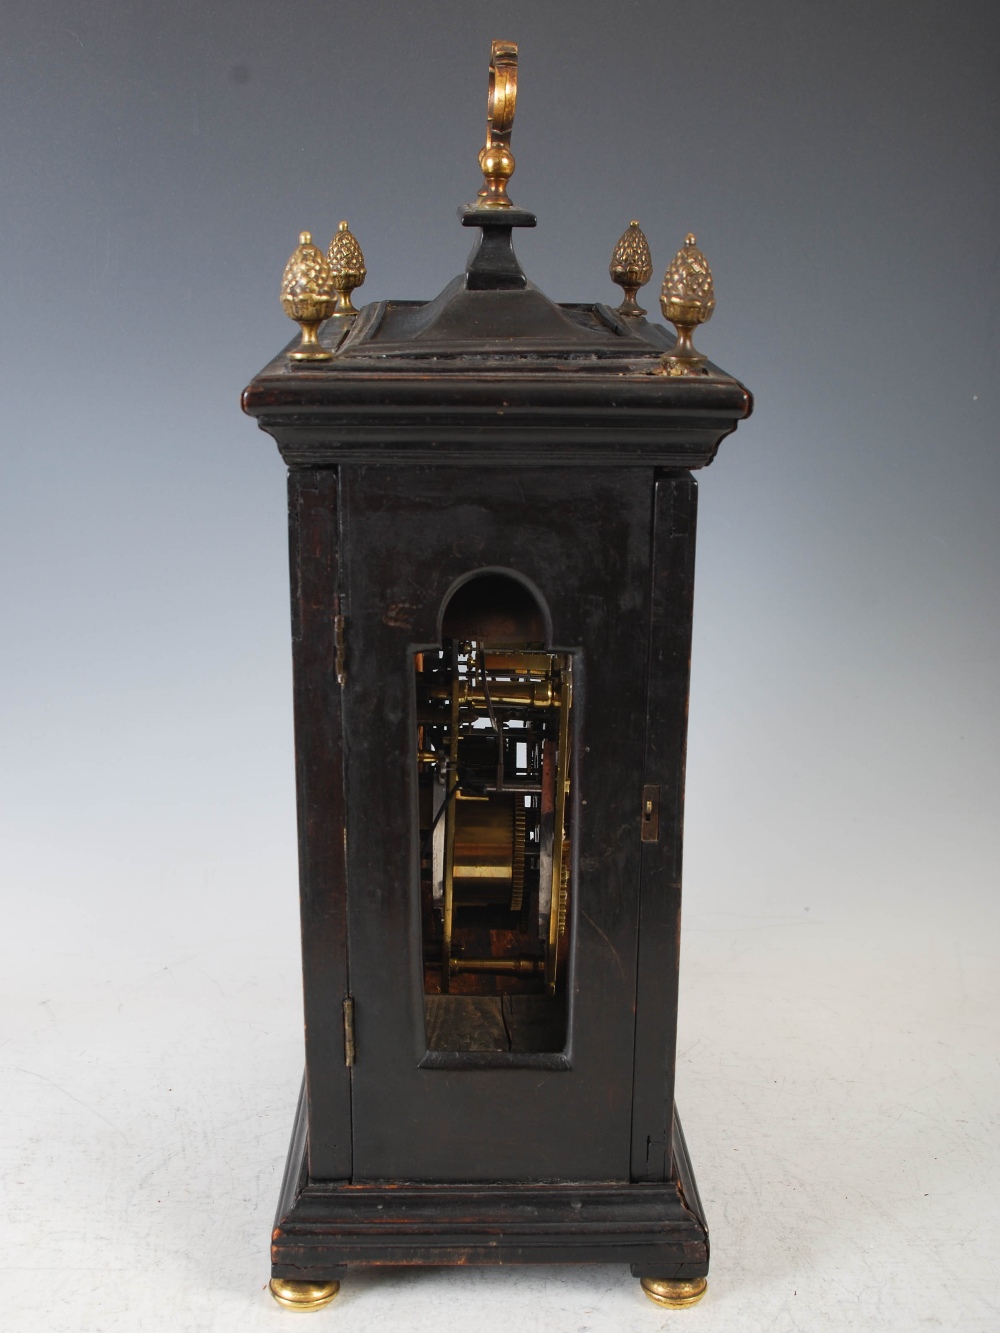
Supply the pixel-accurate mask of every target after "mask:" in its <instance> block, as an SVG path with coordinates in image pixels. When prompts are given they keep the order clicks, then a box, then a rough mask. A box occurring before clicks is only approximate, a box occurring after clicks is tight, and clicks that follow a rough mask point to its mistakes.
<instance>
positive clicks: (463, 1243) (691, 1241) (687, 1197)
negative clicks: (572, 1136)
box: [271, 1102, 708, 1294]
mask: <svg viewBox="0 0 1000 1333" xmlns="http://www.w3.org/2000/svg"><path fill="white" fill-rule="evenodd" d="M673 1163H674V1178H673V1179H672V1180H668V1181H662V1182H655V1183H635V1184H629V1183H622V1182H614V1181H613V1182H609V1183H607V1184H605V1183H601V1182H595V1181H585V1182H582V1183H580V1184H572V1183H567V1182H563V1181H560V1182H558V1183H554V1184H526V1185H521V1184H482V1183H476V1184H468V1185H461V1184H410V1183H406V1182H401V1183H399V1184H396V1183H394V1182H377V1183H371V1184H347V1183H343V1182H330V1181H313V1180H309V1178H308V1175H307V1172H306V1111H305V1105H304V1102H300V1104H299V1110H298V1115H297V1117H296V1125H295V1130H294V1133H293V1135H292V1143H291V1148H290V1150H289V1155H288V1163H287V1166H286V1169H285V1182H284V1185H283V1187H282V1192H281V1200H280V1202H279V1205H278V1214H277V1217H276V1219H275V1225H274V1231H273V1234H272V1245H271V1260H272V1267H271V1273H272V1276H273V1277H274V1278H275V1279H290V1280H292V1281H295V1282H312V1283H332V1282H335V1281H338V1280H339V1279H340V1278H342V1277H343V1276H344V1275H345V1274H347V1273H349V1272H350V1271H351V1270H352V1269H372V1268H379V1267H389V1266H392V1267H398V1266H406V1265H412V1266H414V1267H417V1266H424V1265H426V1266H433V1267H439V1266H445V1265H452V1264H454V1265H467V1264H531V1263H535V1264H555V1263H623V1264H629V1265H630V1266H631V1269H632V1274H633V1276H635V1277H638V1278H646V1279H650V1280H651V1281H652V1283H653V1284H655V1283H656V1282H660V1283H695V1282H696V1281H697V1280H698V1279H701V1278H704V1277H705V1276H706V1275H707V1273H708V1230H707V1227H706V1225H705V1220H704V1216H703V1213H702V1209H701V1204H700V1201H699V1199H698V1192H697V1187H696V1185H695V1182H694V1176H693V1173H692V1171H691V1163H690V1160H689V1158H688V1154H687V1148H686V1145H685V1143H684V1136H683V1133H682V1132H681V1128H680V1124H679V1122H678V1121H677V1120H676V1119H675V1128H674V1143H673ZM647 1294H648V1293H647Z"/></svg>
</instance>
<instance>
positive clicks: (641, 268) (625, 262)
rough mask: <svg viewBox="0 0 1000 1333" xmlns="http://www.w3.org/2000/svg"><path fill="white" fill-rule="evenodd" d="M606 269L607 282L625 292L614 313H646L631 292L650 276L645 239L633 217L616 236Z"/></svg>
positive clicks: (649, 256) (650, 263)
mask: <svg viewBox="0 0 1000 1333" xmlns="http://www.w3.org/2000/svg"><path fill="white" fill-rule="evenodd" d="M608 272H609V273H610V274H611V281H612V282H616V283H617V284H618V286H619V287H621V288H622V289H623V290H624V292H625V300H624V301H623V302H622V303H621V305H620V306H619V307H618V308H617V310H616V311H615V314H616V315H644V314H645V313H646V312H645V310H643V308H642V306H641V305H638V304H637V302H636V299H635V294H636V292H637V291H638V290H639V288H640V287H645V285H646V283H647V282H648V281H649V280H650V278H651V277H652V276H653V260H652V256H651V255H650V253H649V242H648V241H647V240H646V237H645V236H644V235H643V232H642V228H641V227H640V226H639V224H638V222H636V221H635V220H634V219H633V220H632V221H631V222H630V223H629V224H628V227H627V228H626V229H625V231H623V232H622V234H621V236H619V238H618V244H617V245H616V246H615V252H614V254H613V255H612V256H611V264H610V266H609V268H608Z"/></svg>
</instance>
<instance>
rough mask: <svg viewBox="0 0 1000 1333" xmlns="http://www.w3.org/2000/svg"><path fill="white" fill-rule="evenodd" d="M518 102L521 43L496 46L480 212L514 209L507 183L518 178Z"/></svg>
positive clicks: (492, 54)
mask: <svg viewBox="0 0 1000 1333" xmlns="http://www.w3.org/2000/svg"><path fill="white" fill-rule="evenodd" d="M516 102H517V43H516V42H494V43H493V45H492V47H491V48H490V90H489V95H488V97H487V100H486V143H485V145H484V146H483V147H482V148H481V149H480V152H479V168H480V170H481V171H482V173H483V182H484V184H483V188H482V189H481V190H480V191H479V204H478V207H479V208H512V207H513V204H512V202H511V199H510V196H509V195H508V194H507V182H508V181H509V180H510V178H511V176H513V174H514V154H513V153H512V152H511V151H510V134H511V130H512V129H513V128H514V107H515V104H516Z"/></svg>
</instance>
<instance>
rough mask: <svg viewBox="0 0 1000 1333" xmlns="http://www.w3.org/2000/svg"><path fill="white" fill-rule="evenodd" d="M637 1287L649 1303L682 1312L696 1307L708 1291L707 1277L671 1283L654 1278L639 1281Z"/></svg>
mask: <svg viewBox="0 0 1000 1333" xmlns="http://www.w3.org/2000/svg"><path fill="white" fill-rule="evenodd" d="M639 1285H640V1286H641V1287H642V1289H643V1291H644V1292H645V1293H646V1295H647V1296H648V1297H649V1299H650V1300H651V1301H655V1302H656V1304H657V1305H666V1306H668V1307H669V1308H670V1309H671V1310H683V1309H685V1308H686V1307H687V1306H689V1305H697V1304H698V1302H699V1301H700V1300H701V1298H702V1296H704V1294H705V1292H706V1291H707V1289H708V1278H707V1277H696V1278H692V1280H691V1281H690V1282H671V1281H666V1280H661V1279H660V1278H655V1277H644V1278H640V1279H639Z"/></svg>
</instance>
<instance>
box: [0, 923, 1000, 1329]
mask: <svg viewBox="0 0 1000 1333" xmlns="http://www.w3.org/2000/svg"><path fill="white" fill-rule="evenodd" d="M28 915H29V916H30V909H29V912H28ZM45 933H46V922H45V920H44V913H42V912H39V916H38V920H37V921H36V922H35V923H34V928H33V929H32V928H31V927H30V926H29V927H27V928H25V930H24V932H23V934H22V936H21V939H22V940H23V941H24V945H23V947H22V949H21V950H20V953H19V956H18V958H17V959H16V960H15V962H14V965H13V970H12V977H13V980H12V983H11V985H10V987H9V993H8V995H7V996H6V997H5V1011H6V1013H7V1014H8V1017H9V1021H8V1022H7V1023H6V1026H5V1035H4V1040H3V1044H2V1047H0V1051H2V1060H3V1065H4V1075H3V1084H2V1089H3V1092H2V1096H3V1102H4V1106H3V1125H4V1129H3V1134H2V1176H3V1183H4V1190H3V1222H4V1230H5V1233H6V1234H5V1236H4V1238H3V1240H2V1246H0V1254H2V1256H3V1267H4V1270H5V1271H4V1274H3V1295H2V1298H0V1328H2V1329H3V1330H4V1333H70V1331H71V1330H72V1331H73V1333H78V1331H80V1333H126V1330H127V1333H145V1330H157V1331H160V1330H162V1331H163V1333H187V1330H192V1331H194V1330H198V1331H201V1330H206V1331H208V1330H212V1331H213V1333H214V1331H215V1330H219V1331H220V1333H221V1331H222V1330H239V1331H240V1333H252V1331H253V1330H259V1329H271V1330H276V1331H277V1330H280V1329H289V1330H291V1328H292V1326H293V1325H294V1328H295V1329H302V1328H305V1327H308V1328H310V1329H314V1330H316V1333H320V1331H321V1330H324V1329H329V1330H331V1331H332V1330H338V1331H339V1333H360V1331H361V1330H368V1329H375V1328H378V1329H394V1330H407V1329H414V1330H417V1329H419V1330H428V1331H429V1330H433V1331H434V1333H452V1330H454V1331H455V1333H459V1330H461V1333H467V1330H469V1329H470V1328H473V1329H479V1328H484V1329H491V1328H505V1329H507V1328H518V1329H521V1330H525V1333H528V1331H529V1330H532V1331H533V1330H538V1333H543V1331H544V1333H605V1330H606V1331H607V1333H610V1331H611V1330H615V1333H631V1331H632V1330H636V1331H638V1330H644V1331H645V1330H649V1331H652V1330H661V1329H668V1328H677V1329H686V1330H690V1333H716V1330H718V1331H719V1333H722V1331H723V1330H724V1331H725V1333H743V1331H744V1330H745V1331H746V1333H750V1331H751V1330H768V1331H769V1333H784V1331H785V1330H803V1333H805V1331H808V1333H821V1331H825V1330H831V1331H833V1330H836V1331H837V1333H841V1331H842V1330H848V1329H865V1330H879V1331H881V1330H887V1331H889V1333H908V1331H909V1330H911V1329H912V1330H924V1329H935V1330H937V1329H956V1330H958V1329H961V1330H962V1331H963V1333H992V1331H994V1330H997V1329H1000V1262H998V1253H1000V1247H998V1240H1000V1225H998V1222H1000V1171H998V1164H1000V1135H998V1133H997V1129H998V1123H997V1122H998V1118H1000V1116H998V1110H1000V1073H998V1041H997V1032H998V1020H997V980H998V960H997V950H996V945H995V941H994V940H992V939H989V938H986V939H984V938H981V936H980V934H979V932H978V931H977V928H976V927H975V925H974V924H970V925H968V926H965V927H959V926H955V925H953V924H952V925H949V926H947V927H945V928H942V927H941V926H939V925H938V924H936V922H935V921H932V920H930V919H928V920H927V921H926V923H925V924H924V925H923V926H921V925H920V924H919V923H918V924H912V923H911V925H910V926H909V927H908V929H907V932H906V934H905V936H901V935H900V933H899V926H898V923H893V922H892V921H887V920H880V919H878V918H877V916H876V915H875V914H872V915H871V916H870V917H865V918H861V917H860V916H857V915H855V917H854V918H853V919H852V920H850V921H844V922H840V923H838V922H834V921H826V922H824V921H822V920H819V919H816V920H813V919H810V918H808V917H803V919H791V918H785V919H781V918H778V919H771V920H762V919H755V918H753V917H750V916H748V917H746V918H743V919H741V920H736V919H734V918H731V917H730V918H727V919H707V918H699V917H698V916H697V914H696V913H695V912H693V911H689V912H688V919H687V928H686V934H685V954H684V960H683V964H684V985H683V1007H682V1035H681V1044H680V1076H679V1104H680V1108H681V1112H682V1116H683V1119H684V1122H685V1128H686V1131H687V1135H688V1140H689V1143H690V1147H691V1152H692V1157H693V1160H694V1164H695V1170H696V1173H697V1176H698V1181H699V1185H700V1189H701V1193H702V1196H703V1199H704V1203H705V1206H706V1209H707V1211H708V1215H709V1221H710V1224H711V1227H712V1239H713V1247H714V1251H713V1266H712V1277H711V1281H710V1287H709V1293H708V1295H707V1297H706V1298H705V1300H704V1301H703V1302H702V1303H701V1304H700V1305H699V1306H697V1307H696V1308H694V1309H691V1310H687V1311H677V1312H667V1311H661V1310H659V1309H657V1308H656V1307H654V1306H653V1305H652V1304H650V1303H649V1302H648V1301H646V1300H645V1299H644V1298H643V1297H642V1296H641V1294H640V1292H639V1289H638V1285H637V1283H636V1282H635V1281H634V1280H633V1279H632V1278H631V1277H630V1276H629V1275H628V1272H627V1271H626V1270H625V1269H623V1268H619V1267H616V1266H606V1267H597V1268H587V1267H581V1268H579V1269H559V1268H540V1269H537V1270H532V1269H508V1270H504V1271H484V1270H467V1271H449V1270H426V1271H409V1272H402V1271H395V1272H392V1273H388V1274H384V1275H382V1276H378V1277H357V1278H352V1279H350V1280H348V1281H345V1283H344V1285H343V1289H342V1292H341V1294H340V1296H339V1297H338V1298H337V1300H336V1301H335V1302H334V1303H333V1304H332V1305H331V1306H329V1307H328V1308H327V1309H326V1310H323V1311H320V1312H317V1313H315V1314H310V1315H301V1314H293V1313H288V1312H284V1311H282V1310H280V1309H278V1308H277V1307H276V1306H275V1305H274V1304H273V1302H272V1301H271V1299H270V1297H269V1296H268V1294H267V1292H266V1290H265V1286H266V1281H267V1263H266V1254H267V1240H268V1230H269V1226H270V1223H271V1218H272V1214H273V1209H274V1205H275V1201H276V1196H277V1191H278V1184H279V1180H280V1176H281V1170H282V1165H283V1162H284V1156H285V1150H286V1146H287V1140H288V1135H289V1129H290V1124H291V1118H292V1111H293V1107H294V1102H295V1097H296V1092H297V1086H298V1082H299V1077H300V1054H299V1036H298V1005H299V983H298V973H297V956H296V953H295V948H294V941H293V939H292V938H291V936H290V935H288V934H287V933H284V934H282V935H281V936H280V937H274V936H267V935H263V934H256V935H247V934H241V935H236V936H234V937H232V938H229V939H215V940H213V941H210V942H206V943H205V944H204V945H203V946H202V947H197V946H195V947H192V948H191V949H189V950H187V951H178V950H172V951H171V950H170V949H168V948H167V947H164V948H163V949H162V950H160V951H158V950H157V942H156V940H155V939H154V940H150V942H149V947H148V951H147V953H146V956H144V957H141V958H139V957H134V956H130V955H128V954H126V953H125V952H124V951H118V952H112V951H110V950H109V951H108V952H107V954H106V955H105V956H100V951H99V950H98V949H95V948H94V947H93V945H92V943H91V942H87V944H86V947H83V948H81V950H80V952H78V953H77V952H74V951H73V949H72V947H64V948H63V949H62V951H61V952H60V953H58V954H56V955H53V954H51V953H48V952H47V951H46V950H45V949H43V948H42V947H40V945H39V943H38V942H39V941H40V940H41V939H43V938H44V936H45ZM56 933H57V934H58V933H59V932H56Z"/></svg>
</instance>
